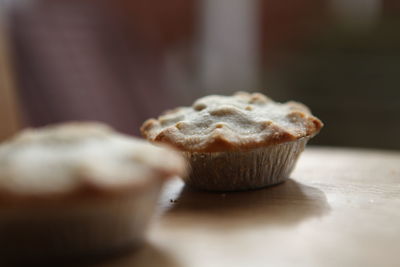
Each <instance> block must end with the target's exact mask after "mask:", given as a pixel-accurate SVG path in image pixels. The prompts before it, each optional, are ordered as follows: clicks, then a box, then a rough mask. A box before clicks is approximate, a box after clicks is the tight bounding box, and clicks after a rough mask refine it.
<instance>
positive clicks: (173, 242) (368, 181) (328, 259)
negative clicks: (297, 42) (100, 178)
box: [99, 148, 400, 267]
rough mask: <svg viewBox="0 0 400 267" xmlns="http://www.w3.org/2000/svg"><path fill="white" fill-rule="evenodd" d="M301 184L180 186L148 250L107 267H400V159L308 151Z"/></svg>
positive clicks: (167, 194) (170, 189)
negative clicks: (224, 188) (228, 189)
mask: <svg viewBox="0 0 400 267" xmlns="http://www.w3.org/2000/svg"><path fill="white" fill-rule="evenodd" d="M291 177H292V178H291V179H290V180H288V181H287V182H285V183H283V184H280V185H277V186H274V187H270V188H265V189H262V190H257V191H249V192H239V193H226V194H223V193H207V192H200V191H193V190H191V189H189V188H186V187H184V186H183V184H182V182H181V181H180V180H173V181H171V182H170V183H169V184H168V185H167V186H166V188H165V191H164V194H163V196H162V198H161V199H160V205H159V213H158V215H157V216H156V218H154V222H153V225H152V226H151V227H150V229H149V233H148V242H147V244H145V245H144V246H143V247H141V248H139V249H137V250H135V251H132V252H130V253H128V254H125V255H124V256H122V257H118V258H114V259H109V260H107V261H105V262H102V263H101V264H99V266H164V267H186V266H187V267H189V266H190V267H204V266H207V267H212V266H216V267H217V266H218V267H224V266H226V267H232V266H253V267H256V266H325V267H329V266H342V267H343V266H349V267H350V266H351V267H357V266H363V267H368V266H387V267H390V266H400V265H399V264H400V263H399V262H400V152H388V151H377V150H375V151H373V150H361V149H360V150H352V149H337V148H336V149H333V148H308V149H307V150H306V151H305V152H304V154H303V155H302V157H301V159H300V161H299V162H298V165H297V167H296V169H295V171H294V172H293V174H292V176H291Z"/></svg>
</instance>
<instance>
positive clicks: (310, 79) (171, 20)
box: [0, 0, 400, 149]
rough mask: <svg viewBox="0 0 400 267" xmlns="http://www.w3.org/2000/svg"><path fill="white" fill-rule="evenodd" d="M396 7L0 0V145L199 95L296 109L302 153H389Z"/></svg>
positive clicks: (399, 23) (129, 126) (384, 0)
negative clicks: (304, 111)
mask: <svg viewBox="0 0 400 267" xmlns="http://www.w3.org/2000/svg"><path fill="white" fill-rule="evenodd" d="M399 87H400V1H398V0H302V1H298V0H286V1H274V0H246V1H244V0H169V1H155V0H114V1H101V0H98V1H89V0H36V1H34V0H30V1H27V0H21V1H17V0H15V1H10V0H9V1H6V0H0V122H1V123H0V139H4V138H7V137H8V136H10V135H11V134H13V133H14V132H16V131H18V130H19V129H21V128H23V127H27V126H42V125H46V124H49V123H55V122H60V121H68V120H98V121H103V122H106V123H109V124H111V125H112V126H114V127H116V128H117V129H118V130H120V131H123V132H125V133H130V134H134V135H139V130H138V129H139V127H140V125H141V123H142V122H143V121H144V120H145V119H147V118H149V117H154V116H157V115H158V114H159V113H160V112H162V111H163V110H165V109H169V108H173V107H175V106H177V105H190V104H191V103H192V102H193V100H195V99H196V98H198V97H200V96H203V95H207V94H214V93H218V94H227V95H229V94H232V93H233V92H235V91H238V90H242V91H260V92H263V93H265V94H267V95H268V96H270V97H271V98H273V99H275V100H277V101H281V102H284V101H288V100H296V101H300V102H303V103H305V104H307V105H308V106H309V107H310V108H311V109H312V111H313V113H314V114H315V115H316V116H318V117H319V118H320V119H321V120H322V121H324V123H325V128H324V129H323V130H322V131H321V133H320V135H319V136H318V138H315V139H313V141H312V142H313V144H318V145H329V146H352V147H368V148H380V149H400V90H399V89H400V88H399Z"/></svg>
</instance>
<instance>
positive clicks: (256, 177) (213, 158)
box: [141, 92, 323, 191]
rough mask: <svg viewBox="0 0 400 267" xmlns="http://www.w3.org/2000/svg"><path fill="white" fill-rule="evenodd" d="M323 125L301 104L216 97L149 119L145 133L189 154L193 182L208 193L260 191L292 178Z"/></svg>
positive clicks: (256, 95)
mask: <svg viewBox="0 0 400 267" xmlns="http://www.w3.org/2000/svg"><path fill="white" fill-rule="evenodd" d="M322 126H323V123H322V122H321V121H320V120H319V119H318V118H316V117H315V116H313V115H312V114H311V112H310V110H309V109H308V108H307V107H306V106H305V105H303V104H301V103H298V102H293V101H290V102H287V103H278V102H274V101H273V100H271V99H270V98H268V97H267V96H265V95H263V94H261V93H246V92H238V93H236V94H234V95H233V96H221V95H210V96H206V97H203V98H200V99H198V100H197V101H195V102H194V103H193V105H192V106H191V107H179V108H176V109H173V110H169V111H167V112H165V113H164V114H163V115H161V116H160V117H158V118H157V119H149V120H147V121H146V122H145V123H144V124H143V125H142V127H141V132H142V135H143V136H144V137H145V138H147V139H148V140H150V141H152V142H155V143H164V144H169V145H171V146H173V147H175V148H177V149H179V150H180V151H182V152H183V154H184V155H185V157H186V158H187V160H188V161H189V163H190V166H191V171H190V173H189V175H188V176H187V177H185V181H186V183H187V184H189V185H192V186H194V187H198V188H201V189H206V190H217V191H235V190H247V189H255V188H260V187H264V186H268V185H272V184H276V183H279V182H282V181H284V180H285V179H287V178H288V176H289V174H290V172H291V170H292V169H293V167H294V165H295V163H296V160H297V158H298V156H299V155H300V153H301V152H302V151H303V150H304V146H305V145H306V143H307V141H308V140H309V139H310V138H312V137H313V136H315V135H316V134H317V133H318V132H319V131H320V129H321V128H322Z"/></svg>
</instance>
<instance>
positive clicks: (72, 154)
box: [0, 123, 185, 264]
mask: <svg viewBox="0 0 400 267" xmlns="http://www.w3.org/2000/svg"><path fill="white" fill-rule="evenodd" d="M184 172H185V161H184V160H183V158H182V157H181V155H179V154H178V153H176V152H175V151H173V150H171V149H168V148H165V147H160V146H154V145H151V144H149V143H148V142H146V141H144V140H139V139H136V138H132V137H129V136H125V135H122V134H118V133H116V132H115V131H114V130H113V129H111V128H109V127H108V126H105V125H103V124H99V123H66V124H60V125H55V126H49V127H44V128H40V129H30V130H25V131H24V132H22V133H21V134H18V135H17V136H15V137H14V138H12V139H10V140H9V141H7V142H6V143H4V144H2V145H1V146H0V258H1V259H2V261H6V260H8V261H10V262H12V261H21V260H22V261H24V263H25V264H26V262H30V264H32V262H43V261H52V260H54V261H58V260H60V261H65V260H72V259H75V258H90V257H98V256H102V255H107V254H111V253H115V252H117V251H120V250H122V249H125V248H128V247H132V246H137V245H139V244H140V243H141V242H142V240H143V238H144V233H145V230H146V228H147V226H148V223H149V220H150V218H151V216H152V214H153V210H154V207H155V203H156V201H157V198H158V195H159V191H160V188H161V186H162V184H163V183H164V181H165V180H166V179H168V178H169V177H172V176H175V175H182V174H183V173H184Z"/></svg>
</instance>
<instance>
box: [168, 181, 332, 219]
mask: <svg viewBox="0 0 400 267" xmlns="http://www.w3.org/2000/svg"><path fill="white" fill-rule="evenodd" d="M176 190H178V188H176ZM170 194H171V195H173V192H170ZM176 195H177V197H176V199H170V200H169V201H170V203H169V207H168V208H167V211H166V212H165V214H164V217H165V219H166V222H167V223H169V222H170V223H175V224H176V223H177V222H178V223H179V222H182V221H184V222H185V223H189V222H188V221H190V223H192V224H197V225H198V224H207V225H214V226H217V227H218V226H222V227H230V226H243V225H271V226H272V225H278V226H290V225H294V224H298V223H300V222H302V221H304V220H306V219H308V218H313V217H321V216H323V215H325V214H327V213H328V212H329V210H330V207H329V204H328V203H327V200H326V196H325V194H324V193H323V192H322V191H321V190H319V189H317V188H315V187H311V186H307V185H304V184H301V183H299V182H296V181H295V180H293V179H288V180H287V181H286V182H284V183H281V184H278V185H275V186H271V187H267V188H263V189H259V190H253V191H241V192H230V193H215V192H207V191H199V190H196V189H193V188H191V187H188V186H183V188H181V191H180V194H178V193H176ZM164 201H167V200H164ZM161 204H162V203H161Z"/></svg>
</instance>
